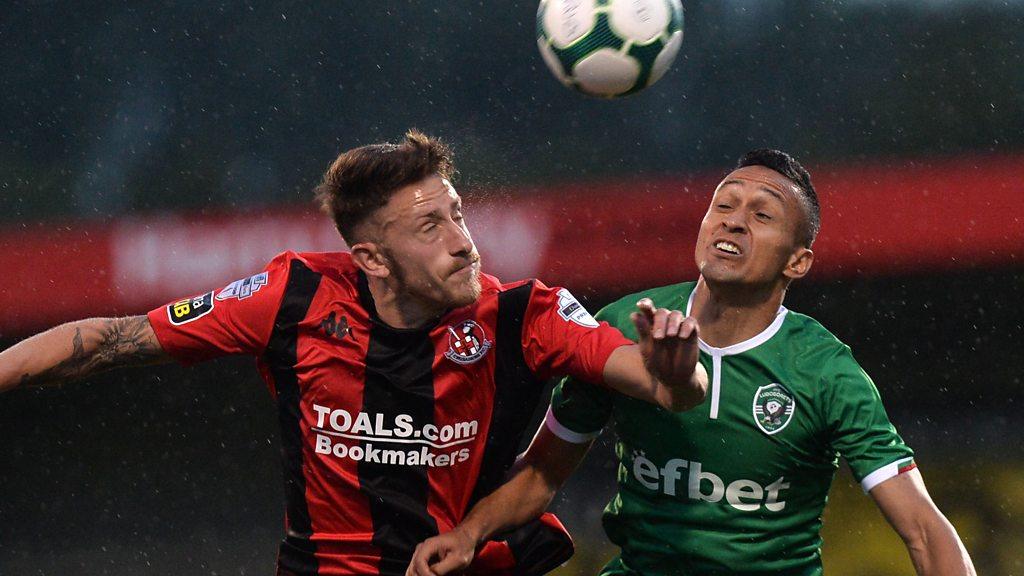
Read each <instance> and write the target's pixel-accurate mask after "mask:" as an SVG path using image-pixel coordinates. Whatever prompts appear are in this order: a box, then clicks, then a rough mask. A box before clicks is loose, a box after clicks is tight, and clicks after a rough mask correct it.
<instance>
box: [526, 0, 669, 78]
mask: <svg viewBox="0 0 1024 576" xmlns="http://www.w3.org/2000/svg"><path fill="white" fill-rule="evenodd" d="M682 43H683V6H682V4H680V0H541V3H540V7H539V8H538V9H537V45H538V46H539V47H540V53H541V56H543V57H544V63H545V64H547V66H548V68H550V69H551V72H552V73H554V75H555V77H557V78H558V79H559V80H560V81H561V82H562V83H563V84H565V85H566V86H569V87H572V88H575V89H577V90H579V91H580V92H583V93H586V94H590V95H592V96H602V97H606V98H613V97H616V96H625V95H627V94H633V93H634V92H639V91H640V90H643V89H644V88H646V87H648V86H650V85H651V84H654V83H655V82H657V81H658V79H659V78H661V77H662V76H664V74H665V72H666V71H668V68H669V66H671V65H672V61H673V60H675V58H676V54H678V53H679V46H680V45H681V44H682Z"/></svg>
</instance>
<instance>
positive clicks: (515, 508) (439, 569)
mask: <svg viewBox="0 0 1024 576" xmlns="http://www.w3.org/2000/svg"><path fill="white" fill-rule="evenodd" d="M591 443H592V442H585V443H581V444H573V443H570V442H566V441H565V440H562V439H561V438H559V437H557V436H555V435H554V433H552V432H551V431H550V430H548V428H547V426H546V425H544V424H542V425H541V427H540V430H538V431H537V435H536V436H535V437H534V438H533V442H531V443H530V448H529V449H528V450H527V451H526V453H525V454H524V455H523V456H522V457H520V459H519V461H517V462H516V465H515V467H514V468H513V470H512V474H511V477H510V478H509V480H508V482H506V483H505V484H503V485H502V486H501V487H499V488H498V489H497V490H495V491H494V492H493V493H491V494H490V495H489V496H487V497H486V498H484V499H482V500H480V502H478V503H477V504H476V506H474V507H473V509H472V510H470V512H469V514H468V515H467V516H466V518H465V519H464V520H463V521H462V523H461V524H459V525H458V526H456V527H455V529H454V530H452V531H451V532H446V533H444V534H441V535H439V536H435V537H433V538H430V539H428V540H426V541H424V542H423V543H421V544H420V545H419V546H417V547H416V552H415V554H414V555H413V557H412V562H411V563H410V564H409V569H408V570H407V571H406V574H407V576H441V575H443V574H450V573H453V572H458V571H460V570H464V569H465V568H466V567H468V566H469V565H470V563H471V562H472V561H473V556H474V554H475V553H476V549H477V547H478V546H480V545H481V544H483V543H484V542H486V541H487V540H489V539H490V538H491V537H493V536H494V535H495V534H500V533H502V532H505V531H508V530H511V529H513V528H517V527H519V526H522V525H523V524H526V523H527V522H530V521H531V520H534V519H536V518H537V517H538V516H540V515H541V514H542V513H543V512H544V510H545V509H547V507H548V505H549V504H551V500H552V498H554V496H555V493H556V492H558V489H559V488H561V486H562V484H564V483H565V481H566V480H567V479H568V478H569V476H570V475H572V473H573V471H574V470H576V467H577V466H579V463H580V461H582V460H583V457H584V456H585V455H586V453H587V450H588V449H589V448H590V445H591Z"/></svg>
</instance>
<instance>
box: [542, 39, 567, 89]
mask: <svg viewBox="0 0 1024 576" xmlns="http://www.w3.org/2000/svg"><path fill="white" fill-rule="evenodd" d="M537 47H538V48H539V49H540V56H541V58H543V59H544V63H545V64H547V66H548V70H551V73H552V74H554V75H555V78H558V81H559V82H561V83H562V84H565V85H566V86H571V85H572V81H571V80H569V78H568V76H566V74H565V69H564V68H562V63H561V61H559V60H558V56H555V53H554V51H552V50H551V46H550V45H549V44H548V41H547V40H545V39H544V38H537Z"/></svg>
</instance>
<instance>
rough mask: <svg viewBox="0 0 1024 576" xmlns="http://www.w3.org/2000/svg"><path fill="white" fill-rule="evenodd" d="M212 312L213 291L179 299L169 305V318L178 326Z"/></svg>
mask: <svg viewBox="0 0 1024 576" xmlns="http://www.w3.org/2000/svg"><path fill="white" fill-rule="evenodd" d="M210 312H213V292H207V293H206V294H203V295H201V296H195V297H192V298H186V299H184V300H178V301H177V302H175V303H174V304H170V305H168V306H167V318H168V319H169V320H170V321H171V324H174V325H176V326H179V325H181V324H188V323H189V322H192V321H193V320H199V319H200V318H202V317H203V316H206V315H207V314H209V313H210Z"/></svg>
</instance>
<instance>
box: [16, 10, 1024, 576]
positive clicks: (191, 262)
mask: <svg viewBox="0 0 1024 576" xmlns="http://www.w3.org/2000/svg"><path fill="white" fill-rule="evenodd" d="M684 6H685V8H686V25H685V30H686V32H685V41H684V44H683V50H682V52H681V54H680V57H679V59H678V61H677V62H676V64H675V66H674V69H673V70H672V71H671V72H670V73H669V74H668V75H667V76H666V77H665V78H664V79H663V80H661V82H660V83H659V84H657V85H656V86H655V87H653V88H652V89H650V90H648V91H647V92H645V93H643V94H640V95H638V96H634V97H631V98H628V99H626V100H623V101H610V102H609V101H600V100H593V99H588V98H584V97H581V96H578V95H576V94H574V93H572V92H570V91H568V90H566V89H565V88H563V87H561V86H560V85H559V84H558V83H557V82H556V81H555V80H554V79H553V78H551V77H550V75H549V74H548V72H547V70H546V69H544V67H543V64H542V62H541V59H540V57H539V55H538V54H537V49H536V45H535V43H534V32H533V27H534V12H535V9H536V4H535V3H534V2H532V1H531V2H503V3H484V2H465V1H453V0H449V1H446V2H436V3H427V2H408V3H406V2H359V3H356V2H336V3H318V4H316V5H310V4H307V3H298V2H284V3H270V2H266V3H224V2H214V3H210V2H161V3H145V4H142V3H123V2H51V1H44V0H35V1H26V2H14V3H12V4H9V5H7V6H6V7H5V8H4V9H3V11H2V13H0V48H2V49H0V71H2V74H0V247H2V250H0V268H2V270H0V273H2V274H3V275H4V277H5V278H4V282H3V285H2V286H0V306H2V307H3V310H4V311H3V314H0V341H2V345H3V346H4V347H6V346H8V345H10V344H13V343H14V342H16V341H17V340H19V339H20V338H23V337H25V336H27V335H29V334H31V333H33V332H34V331H37V330H39V329H42V328H45V327H46V326H48V325H51V324H53V323H56V322H60V321H64V320H71V319H75V318H77V317H81V316H87V315H109V314H114V313H121V314H124V313H140V312H143V311H145V310H147V309H148V308H150V307H152V306H156V305H158V304H160V303H161V302H162V301H166V300H169V299H171V298H174V297H176V296H184V295H187V294H182V293H179V292H178V291H177V289H178V287H179V286H190V284H188V282H189V281H190V280H194V279H202V280H203V282H206V283H207V284H204V285H202V286H195V287H193V288H190V290H194V291H199V290H202V289H203V288H205V289H210V288H215V287H217V286H218V285H223V284H226V283H227V282H229V281H231V280H233V279H235V278H236V277H239V276H242V275H244V270H249V269H250V268H251V266H250V265H249V262H250V261H258V260H259V259H265V258H266V256H268V255H272V254H273V253H275V252H277V251H280V250H284V249H287V248H301V249H306V248H316V249H338V248H339V247H340V246H336V245H334V244H333V242H335V241H334V239H333V237H332V236H331V235H330V234H327V235H324V234H323V233H322V232H323V228H324V223H323V222H322V221H320V220H317V218H319V217H318V216H317V215H316V214H315V212H314V209H313V207H312V205H311V202H310V192H309V191H310V189H311V188H312V186H313V185H315V183H316V181H317V179H318V177H319V175H320V174H321V172H322V170H323V168H324V167H325V166H326V164H327V163H328V162H329V161H330V160H331V159H332V158H333V157H334V155H335V154H336V153H337V152H338V151H339V150H341V149H345V148H349V147H352V146H356V145H360V144H364V143H368V142H372V141H378V140H382V139H394V138H398V137H400V135H401V134H402V132H403V131H404V130H405V129H406V128H408V127H410V126H417V127H419V128H421V129H423V130H426V131H428V132H431V133H434V134H437V135H440V136H442V137H444V138H446V139H447V140H448V141H449V142H450V143H452V145H453V146H454V148H455V149H456V152H457V155H458V160H459V164H460V168H461V172H462V175H461V178H460V180H459V181H458V182H457V186H458V187H459V188H460V190H462V191H463V192H464V193H466V194H467V196H468V197H469V198H470V202H469V208H468V218H469V222H470V226H471V228H472V230H473V231H474V234H475V236H476V237H477V240H478V242H479V243H480V244H481V245H482V246H483V247H484V248H485V256H486V259H485V262H491V263H493V264H495V265H496V267H497V268H498V271H502V272H503V274H505V275H506V276H507V277H508V278H509V279H511V276H509V274H513V275H514V274H515V273H518V272H520V271H521V272H522V273H532V274H536V275H538V276H539V277H541V278H544V279H549V280H550V281H551V282H554V281H559V282H564V283H565V284H566V285H568V286H569V287H570V288H572V289H573V290H574V292H576V293H577V294H578V295H579V296H581V297H583V298H584V299H585V300H586V301H587V304H588V306H589V307H590V308H591V309H592V310H595V309H597V308H599V307H600V306H601V305H603V304H604V303H607V302H609V301H611V300H612V299H614V298H617V297H618V296H621V295H623V294H625V293H627V291H629V290H634V289H637V288H639V287H642V286H644V285H648V284H652V283H655V282H668V281H672V280H673V279H676V280H684V279H691V278H692V277H693V267H692V262H691V261H690V260H691V257H690V254H691V252H692V241H693V238H694V231H695V230H696V225H697V223H698V221H699V218H700V207H701V205H702V203H703V202H704V201H705V199H706V198H707V195H708V194H709V192H710V191H711V188H710V187H711V186H712V185H713V183H714V182H715V181H716V179H717V178H719V177H720V176H721V175H722V174H724V172H725V171H726V170H727V169H728V167H729V166H730V165H731V163H732V162H734V160H735V158H736V157H738V156H739V155H741V154H742V153H743V152H745V151H746V150H748V149H750V148H754V147H759V146H764V145H770V146H776V147H780V148H783V149H785V150H788V151H790V152H792V153H793V154H795V155H797V156H798V157H799V158H800V159H801V160H802V161H803V162H804V163H805V164H806V165H807V166H808V167H809V168H810V170H811V172H812V174H814V176H815V177H816V180H817V182H818V183H819V193H820V194H821V196H822V202H823V206H824V210H823V226H824V228H823V232H822V234H823V236H822V242H823V244H822V245H821V250H820V252H819V256H820V258H819V262H818V263H816V270H815V272H814V273H812V275H811V278H810V279H809V280H806V281H803V282H801V283H799V284H798V285H796V286H794V288H793V289H792V290H791V293H790V294H789V296H788V298H787V302H786V304H787V306H789V307H790V308H791V309H794V310H797V311H800V312H804V313H807V314H810V315H812V316H814V317H815V318H817V319H819V320H820V321H822V322H823V323H824V324H825V326H827V327H829V328H830V329H831V330H832V331H833V332H834V333H836V334H837V335H838V336H839V337H840V338H841V339H842V340H844V341H845V342H847V343H848V344H850V345H851V346H852V347H853V349H854V352H855V353H856V354H857V356H858V358H859V359H860V361H861V362H862V364H863V365H864V367H865V368H866V369H867V371H868V372H869V373H870V374H871V375H872V376H873V377H874V379H875V381H876V383H877V384H878V386H879V388H880V390H881V393H882V395H883V398H884V400H885V402H886V405H887V407H888V409H889V412H890V414H891V416H892V419H893V421H894V422H895V423H896V425H897V427H898V428H899V429H900V431H901V432H902V433H903V435H904V436H905V438H906V439H907V441H908V443H909V444H910V445H911V446H913V447H914V448H915V449H916V450H917V452H918V462H919V463H920V466H921V469H922V471H923V472H924V475H925V479H926V481H927V482H928V485H929V487H930V489H931V491H932V494H933V496H934V497H935V499H936V501H937V502H938V504H939V505H940V507H941V508H942V509H943V510H944V511H945V512H946V513H947V515H948V516H949V517H950V519H951V520H952V521H953V522H954V524H956V526H957V528H958V529H959V531H960V533H961V535H962V536H963V538H964V540H965V542H966V544H967V547H968V548H969V550H970V551H971V553H972V555H973V557H974V560H975V563H976V565H977V567H978V569H979V573H984V574H1005V575H1010V574H1024V556H1022V555H1021V552H1020V542H1022V541H1024V448H1022V447H1024V417H1022V415H1021V411H1022V410H1024V395H1022V393H1021V390H1022V384H1021V374H1022V373H1024V354H1022V352H1021V350H1022V343H1024V328H1022V325H1024V307H1022V306H1021V302H1020V301H1021V299H1022V297H1024V200H1022V199H1021V198H1022V192H1024V185H1022V184H1021V181H1022V180H1021V178H1020V177H1019V174H1020V173H1021V172H1022V171H1024V61H1022V60H1024V58H1022V54H1024V2H1020V1H1009V2H996V1H991V0H973V1H972V0H943V1H937V0H929V1H924V0H905V1H891V2H882V1H877V2H876V1H868V0H863V1H846V2H838V1H828V2H812V1H796V0H790V1H785V2H783V1H779V2H758V1H754V0H730V1H717V2H701V1H696V0H687V1H684ZM562 191H567V192H565V193H564V194H563V193H562ZM474 206H476V207H477V211H476V212H474ZM509 214H514V216H515V218H513V219H511V220H510V219H509V218H511V216H508V215H509ZM830 227H831V232H830ZM175 230H178V231H182V230H183V231H184V232H183V233H181V234H179V235H178V236H175V235H174V231H175ZM225 231H228V232H225ZM246 231H248V232H249V233H246ZM268 231H269V232H272V233H269V232H268ZM535 235H537V236H535ZM541 236H543V239H542V238H541ZM143 237H144V238H145V243H144V242H143V241H142V240H139V239H140V238H143ZM239 238H242V240H239ZM509 238H513V239H517V240H518V241H517V242H514V243H512V244H508V242H507V240H508V239H509ZM172 239H173V240H172ZM296 239H297V240H296ZM292 240H295V242H292ZM164 241H166V242H164ZM190 241H193V242H194V243H195V244H189V242H190ZM339 242H340V241H339ZM295 244H302V245H295ZM196 245H201V247H202V248H203V249H202V250H199V251H198V252H192V250H194V249H196ZM488 247H489V248H488ZM243 252H244V256H245V258H244V259H242V257H241V256H239V255H240V254H242V253H243ZM218 257H220V260H217V258H218ZM211 261H216V262H215V263H214V264H211ZM236 264H237V265H238V266H236ZM239 267H240V269H241V270H243V273H239V272H237V270H236V268H239ZM257 267H258V266H257ZM493 269H494V268H492V270H493ZM140 270H144V271H145V274H142V273H141V272H139V271H140ZM506 273H508V274H506ZM207 278H209V279H210V280H206V279H207ZM275 422H276V417H275V414H274V407H273V405H272V403H271V400H270V398H269V395H268V394H267V393H266V391H265V390H264V388H263V385H262V383H261V382H260V381H259V380H258V378H257V377H256V373H255V370H254V368H253V366H252V362H251V361H250V360H248V359H226V360H221V361H217V362H213V363H210V364H207V365H203V366H200V367H197V368H192V369H185V368H179V367H165V368H160V369H150V370H130V371H124V372H118V373H111V374H109V375H104V376H102V377H96V378H92V379H90V380H89V381H87V382H84V383H79V384H75V385H68V386H65V387H63V388H59V389H45V390H18V391H15V392H13V393H10V394H5V395H4V396H2V397H0V441H2V444H0V574H3V575H8V574H12V575H21V574H46V575H53V574H87V575H88V574H105V575H106V574H109V575H121V574H146V575H164V574H167V575H169V574H211V575H212V574H220V575H226V574H269V573H271V572H272V563H273V560H274V555H275V546H276V540H277V539H278V537H279V536H280V533H281V529H282V522H283V492H282V490H281V475H280V469H279V464H278V460H277V431H276V423H275ZM609 446H610V440H609V439H608V438H605V439H604V440H603V445H602V446H600V447H599V448H598V449H597V450H595V451H594V453H593V454H592V455H591V456H590V458H589V460H588V461H587V463H586V464H585V466H584V470H582V471H581V472H580V473H578V474H577V476H576V477H575V478H574V479H573V481H572V482H571V483H570V485H569V487H568V488H567V489H566V490H565V491H564V492H563V494H562V495H561V496H560V497H559V499H558V502H557V508H558V510H559V511H560V512H561V513H562V514H563V516H564V517H565V519H566V521H567V523H568V524H569V526H570V528H571V529H572V530H573V532H574V534H575V535H576V536H577V547H578V549H579V552H578V554H577V557H576V559H575V560H574V561H573V563H572V564H570V565H569V566H568V567H566V568H563V569H562V571H561V572H560V573H561V574H594V573H595V570H596V568H597V566H599V565H600V563H601V562H603V561H604V560H605V559H606V558H607V557H608V555H609V553H610V549H609V548H608V547H607V546H608V544H607V542H606V541H605V539H604V537H603V535H602V533H601V530H600V525H599V520H598V518H599V513H600V509H601V508H602V507H603V505H604V503H605V502H606V501H607V499H608V497H609V496H610V494H611V493H612V487H613V479H614V478H613V477H614V467H613V464H612V460H611V454H610V449H609ZM824 550H825V558H826V568H827V572H828V573H830V574H833V575H846V574H850V575H853V574H857V575H878V576H881V575H890V574H892V575H895V574H910V573H912V568H911V566H910V563H909V560H908V559H907V556H906V553H905V552H904V551H903V549H902V545H901V544H900V543H899V541H898V538H897V537H896V536H895V534H894V533H893V532H892V531H891V530H890V529H889V528H888V527H887V525H886V524H885V522H884V520H882V518H881V516H880V515H879V514H878V512H877V511H875V509H874V506H873V504H872V503H871V501H870V498H868V497H866V496H864V495H862V494H860V491H859V488H857V487H856V486H855V485H854V483H853V482H852V480H851V478H850V475H849V472H848V471H846V470H841V471H840V473H839V476H838V477H837V481H836V485H835V489H834V490H833V495H832V499H831V502H830V504H829V507H828V509H827V512H826V530H825V548H824Z"/></svg>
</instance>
